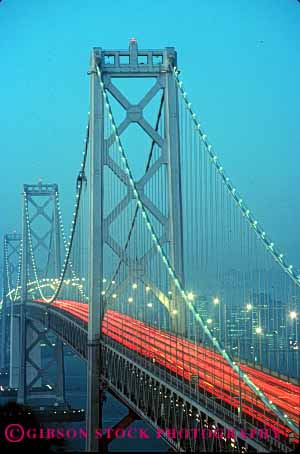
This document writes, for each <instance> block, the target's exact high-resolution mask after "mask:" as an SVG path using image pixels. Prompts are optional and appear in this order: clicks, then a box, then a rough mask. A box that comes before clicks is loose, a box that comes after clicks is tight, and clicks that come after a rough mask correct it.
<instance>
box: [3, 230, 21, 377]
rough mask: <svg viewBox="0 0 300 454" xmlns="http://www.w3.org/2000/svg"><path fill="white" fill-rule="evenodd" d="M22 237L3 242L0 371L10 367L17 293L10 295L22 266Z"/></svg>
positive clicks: (15, 236)
mask: <svg viewBox="0 0 300 454" xmlns="http://www.w3.org/2000/svg"><path fill="white" fill-rule="evenodd" d="M20 247H21V235H19V234H17V233H12V234H6V235H4V241H3V295H2V311H1V314H2V317H1V341H0V342H1V347H0V370H2V371H6V370H7V367H8V365H9V354H10V353H9V345H10V335H11V333H10V321H11V319H12V317H11V314H12V312H13V310H14V307H13V305H14V303H13V301H14V300H15V297H16V295H15V293H10V291H11V290H12V289H14V288H15V287H16V286H17V285H20V282H17V281H18V273H19V264H20Z"/></svg>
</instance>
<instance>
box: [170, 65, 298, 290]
mask: <svg viewBox="0 0 300 454" xmlns="http://www.w3.org/2000/svg"><path fill="white" fill-rule="evenodd" d="M173 73H174V76H175V80H176V83H177V86H178V88H179V90H180V93H181V95H182V98H183V100H184V103H185V106H186V108H187V110H188V112H189V113H190V115H191V118H192V121H193V123H194V125H195V127H196V130H197V132H198V134H199V136H200V138H201V140H202V142H203V144H204V146H205V149H206V151H207V153H208V156H209V158H210V160H211V161H212V162H213V164H214V165H215V168H216V170H217V172H218V174H219V175H220V176H221V178H222V180H223V182H224V184H225V186H226V188H227V190H228V192H229V194H230V196H231V197H233V199H234V201H235V202H236V204H237V206H238V208H239V209H240V210H241V212H242V215H243V216H244V217H245V218H246V219H247V221H248V223H249V225H250V227H251V229H252V230H254V232H255V234H256V235H257V237H258V238H259V239H260V240H261V241H262V242H263V244H264V246H265V248H266V249H267V251H268V252H269V253H270V254H271V255H272V257H273V258H274V259H275V261H276V262H277V263H278V264H279V265H280V267H281V268H282V269H283V270H284V272H285V273H287V274H288V275H289V277H290V278H291V279H292V281H293V282H294V283H295V284H296V286H297V287H299V288H300V271H299V272H296V271H294V269H293V265H288V263H287V262H286V261H285V260H284V259H283V257H284V254H282V253H281V251H279V250H278V249H276V248H275V247H274V243H273V242H272V240H271V239H270V237H269V236H268V235H266V232H265V231H264V229H263V228H262V226H261V224H260V223H258V221H257V220H255V218H254V217H253V215H252V214H251V211H250V210H249V208H248V207H247V205H246V204H245V203H244V202H243V198H242V197H241V194H240V193H239V192H238V191H237V190H236V188H235V186H234V185H233V183H232V181H231V180H230V179H229V178H228V176H227V175H226V172H225V171H224V169H223V166H222V165H221V163H220V161H219V159H218V157H217V156H216V155H215V154H214V152H213V150H212V145H211V144H210V143H209V142H208V140H207V135H206V134H205V133H204V132H203V130H202V127H201V123H200V122H199V120H198V119H197V115H196V113H195V112H194V111H193V109H192V104H191V102H190V101H189V99H188V96H187V93H186V91H185V90H184V87H183V82H182V81H181V80H180V79H179V77H178V76H179V73H180V71H179V70H178V68H176V67H174V69H173Z"/></svg>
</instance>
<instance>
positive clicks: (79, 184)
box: [23, 116, 89, 304]
mask: <svg viewBox="0 0 300 454" xmlns="http://www.w3.org/2000/svg"><path fill="white" fill-rule="evenodd" d="M86 131H87V132H86V138H85V142H84V151H83V160H82V163H81V169H80V172H82V174H84V171H85V165H86V160H87V153H88V144H89V116H88V125H87V128H86ZM83 183H84V180H83V178H80V179H78V178H77V185H76V197H75V207H74V212H73V218H72V222H71V232H70V237H69V238H70V239H69V242H68V243H67V245H66V242H65V241H64V243H65V246H66V254H65V258H64V262H63V265H62V270H61V274H60V277H59V282H58V284H57V287H56V289H55V291H54V293H53V295H52V296H51V297H50V298H47V297H46V296H45V295H44V292H43V290H42V286H41V284H40V280H39V277H38V273H37V266H36V261H35V257H34V250H33V243H32V236H31V228H30V219H29V211H28V200H27V195H26V193H25V192H24V193H23V194H24V198H25V216H26V222H27V239H28V242H29V251H30V256H31V263H32V268H33V271H34V277H35V282H36V285H37V288H38V290H39V293H40V296H41V298H42V299H43V300H44V302H45V303H47V304H52V303H53V302H54V301H55V300H56V298H57V296H58V294H59V292H60V290H61V287H62V284H63V282H64V278H65V274H66V271H67V267H68V265H69V263H70V254H71V250H72V245H73V239H74V235H75V231H76V225H77V219H78V212H79V207H80V200H81V194H82V189H83ZM57 197H58V194H57ZM59 213H60V210H59ZM59 218H60V224H61V225H62V221H61V216H59ZM85 299H86V297H85Z"/></svg>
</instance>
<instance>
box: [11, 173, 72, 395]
mask: <svg viewBox="0 0 300 454" xmlns="http://www.w3.org/2000/svg"><path fill="white" fill-rule="evenodd" d="M57 195H58V186H57V185H56V184H43V183H42V181H39V183H38V184H33V185H27V184H26V185H24V190H23V228H22V240H23V242H22V244H23V251H22V271H21V286H22V289H21V304H20V312H19V314H18V315H19V319H17V318H16V317H14V319H13V320H12V324H14V328H13V332H14V333H15V342H16V343H17V344H18V345H19V346H20V348H19V350H18V349H17V348H16V349H14V352H15V354H14V357H13V358H12V361H13V363H14V364H15V365H17V367H18V397H17V399H18V402H19V403H21V404H25V403H27V402H28V401H29V400H30V399H31V398H34V397H37V398H47V400H48V401H49V402H50V400H51V399H52V400H55V401H56V402H58V403H60V404H64V402H65V395H64V362H63V343H62V341H61V340H60V339H59V338H58V337H57V338H56V340H55V348H54V349H52V350H53V351H52V356H53V358H52V360H50V361H49V363H48V365H47V366H49V367H50V365H51V364H53V363H54V362H55V363H56V366H57V370H56V383H55V384H54V386H53V389H52V391H51V392H50V391H47V393H46V392H45V390H43V388H41V387H42V386H43V384H44V383H43V380H44V379H45V378H46V377H47V366H46V367H43V366H42V361H41V348H40V344H41V342H43V343H44V344H46V345H48V346H49V347H51V346H52V344H51V342H50V341H49V339H48V336H47V335H48V329H47V312H46V313H45V317H44V319H43V320H41V322H40V323H39V322H36V321H33V320H31V319H30V318H28V313H27V309H26V308H27V305H28V304H30V301H31V300H32V299H34V298H36V297H37V298H41V296H40V295H39V291H38V290H37V289H36V290H35V291H34V292H32V293H29V292H28V290H29V289H28V284H29V281H30V280H33V282H35V284H36V285H37V281H36V279H35V271H36V273H38V274H40V273H39V268H40V267H41V265H40V266H39V264H35V265H33V263H32V260H31V255H34V256H35V257H43V259H42V263H43V268H45V269H46V268H47V269H48V270H49V273H51V274H50V277H53V278H54V277H56V278H59V275H60V271H61V253H60V230H59V220H58V219H59V218H58V206H57V203H56V198H57ZM50 262H51V264H52V265H50ZM51 266H52V268H51ZM34 268H36V270H34ZM43 276H44V274H43ZM48 276H49V274H48ZM45 293H46V292H45ZM36 295H38V296H36ZM47 378H48V377H47ZM39 389H40V391H41V393H40V394H39V393H38V390H39ZM46 394H47V395H46Z"/></svg>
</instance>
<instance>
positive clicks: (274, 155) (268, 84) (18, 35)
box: [0, 0, 300, 266]
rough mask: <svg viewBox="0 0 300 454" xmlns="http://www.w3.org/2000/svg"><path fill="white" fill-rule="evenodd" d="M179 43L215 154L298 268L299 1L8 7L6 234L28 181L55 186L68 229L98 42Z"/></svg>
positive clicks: (0, 221) (0, 31) (0, 146)
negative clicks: (91, 60)
mask: <svg viewBox="0 0 300 454" xmlns="http://www.w3.org/2000/svg"><path fill="white" fill-rule="evenodd" d="M132 36H134V37H136V38H137V40H138V45H139V47H140V48H163V47H165V46H174V47H175V48H176V50H177V52H178V64H179V67H180V69H181V71H182V72H181V76H182V79H183V81H184V83H185V86H186V89H187V91H188V94H189V95H190V98H191V101H192V103H193V106H194V108H195V110H196V111H197V113H198V115H199V118H200V119H201V120H202V124H203V126H204V129H205V130H206V133H207V134H208V137H209V139H210V141H211V142H212V143H213V144H214V147H215V150H216V152H217V155H218V156H219V157H220V159H221V161H222V163H223V166H224V168H225V170H226V171H227V173H228V174H229V175H230V177H231V179H232V180H233V181H234V182H235V185H236V187H237V188H238V189H239V190H240V191H241V193H242V194H243V195H244V200H245V201H246V202H247V203H248V205H249V206H250V208H251V209H252V211H254V212H255V213H256V215H257V218H258V219H259V220H260V222H261V223H262V225H264V226H265V229H266V231H267V232H269V233H270V234H271V236H272V237H273V239H274V242H275V244H278V245H279V246H280V248H282V249H283V251H285V252H286V253H287V254H288V256H289V257H290V260H291V261H292V263H295V265H296V266H297V265H299V262H300V260H299V252H300V238H299V227H300V217H299V214H298V213H299V172H300V157H299V152H300V94H299V93H300V92H299V86H300V3H299V2H298V1H297V0H276V1H272V0H198V1H196V0H185V1H180V2H179V1H177V0H172V1H169V0H166V1H162V0H160V1H159V0H152V1H143V0H139V1H137V0H131V1H125V0H123V1H120V0H114V1H112V2H108V1H107V2H105V1H100V0H85V1H83V0H81V1H79V0H72V1H70V0H61V1H58V0H57V1H53V0H51V1H50V0H43V1H40V0H27V1H25V0H3V1H2V2H1V3H0V58H1V63H0V68H1V72H0V81H1V83H0V119H1V123H0V124H1V126H0V131H1V133H0V153H1V177H2V182H1V189H0V210H1V214H2V216H1V218H0V235H1V236H2V235H3V234H4V233H8V232H11V231H13V230H15V229H16V230H20V225H21V195H20V193H21V189H22V184H23V183H36V182H37V180H38V178H40V177H41V178H42V179H43V181H44V182H49V183H52V182H53V183H54V182H56V183H58V184H59V185H60V188H61V194H62V206H63V208H64V210H65V212H66V214H65V216H64V218H65V220H66V221H67V222H66V223H69V220H70V210H71V207H72V205H73V195H74V187H75V181H76V175H77V171H78V168H79V163H80V158H81V152H82V147H83V140H84V134H85V126H86V120H87V112H88V110H89V80H88V76H87V70H88V65H89V53H90V49H91V48H92V47H93V46H99V47H103V48H111V49H114V48H116V49H118V48H125V49H126V48H127V47H128V41H129V38H130V37H132Z"/></svg>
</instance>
